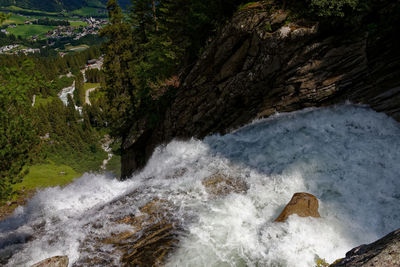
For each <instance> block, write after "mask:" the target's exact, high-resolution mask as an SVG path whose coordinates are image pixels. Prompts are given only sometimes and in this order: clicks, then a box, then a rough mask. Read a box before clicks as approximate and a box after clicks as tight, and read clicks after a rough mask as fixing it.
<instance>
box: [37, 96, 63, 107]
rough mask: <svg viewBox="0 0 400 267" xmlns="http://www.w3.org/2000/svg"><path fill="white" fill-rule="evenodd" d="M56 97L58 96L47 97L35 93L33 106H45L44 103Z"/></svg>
mask: <svg viewBox="0 0 400 267" xmlns="http://www.w3.org/2000/svg"><path fill="white" fill-rule="evenodd" d="M56 98H58V97H56V96H49V97H46V98H43V97H42V96H40V95H37V96H36V99H35V107H39V106H40V105H43V106H45V105H47V104H49V103H50V102H51V101H53V100H55V99H56Z"/></svg>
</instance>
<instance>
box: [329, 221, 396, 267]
mask: <svg viewBox="0 0 400 267" xmlns="http://www.w3.org/2000/svg"><path fill="white" fill-rule="evenodd" d="M330 266H331V267H367V266H368V267H394V266H400V229H398V230H397V231H394V232H392V233H390V234H388V235H386V236H385V237H383V238H381V239H379V240H378V241H376V242H374V243H371V244H369V245H362V246H359V247H356V248H353V249H352V250H350V251H349V252H347V253H346V258H344V259H342V260H340V261H338V262H336V263H334V264H332V265H330Z"/></svg>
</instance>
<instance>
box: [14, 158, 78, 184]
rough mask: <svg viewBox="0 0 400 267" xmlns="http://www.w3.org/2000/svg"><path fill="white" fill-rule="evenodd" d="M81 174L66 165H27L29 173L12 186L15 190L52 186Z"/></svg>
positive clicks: (69, 180)
mask: <svg viewBox="0 0 400 267" xmlns="http://www.w3.org/2000/svg"><path fill="white" fill-rule="evenodd" d="M80 176H82V174H81V173H78V172H76V171H74V170H73V169H72V168H71V167H69V166H66V165H56V164H54V163H51V162H50V163H48V164H41V165H34V166H31V167H29V173H28V175H26V176H25V177H24V180H23V181H22V183H20V184H16V185H15V186H14V189H15V190H22V188H25V190H31V189H38V188H45V187H52V186H58V185H59V186H64V185H67V184H69V183H70V182H72V181H73V180H74V179H75V178H77V177H80Z"/></svg>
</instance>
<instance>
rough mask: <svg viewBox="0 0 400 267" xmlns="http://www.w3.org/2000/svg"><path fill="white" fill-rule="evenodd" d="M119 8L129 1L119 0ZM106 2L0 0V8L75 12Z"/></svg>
mask: <svg viewBox="0 0 400 267" xmlns="http://www.w3.org/2000/svg"><path fill="white" fill-rule="evenodd" d="M119 2H120V4H121V6H123V7H125V6H126V5H127V4H128V3H129V0H120V1H119ZM106 3H107V0H48V1H41V0H0V7H10V6H14V7H17V8H23V9H31V10H40V11H50V12H59V11H62V10H76V9H80V8H82V7H97V8H99V7H100V8H104V7H105V5H106Z"/></svg>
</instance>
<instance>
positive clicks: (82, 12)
mask: <svg viewBox="0 0 400 267" xmlns="http://www.w3.org/2000/svg"><path fill="white" fill-rule="evenodd" d="M99 11H104V9H99V8H95V7H82V8H81V9H77V10H74V11H71V12H70V14H71V15H78V16H81V17H90V16H96V17H98V16H104V17H106V13H105V12H103V13H101V12H99Z"/></svg>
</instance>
